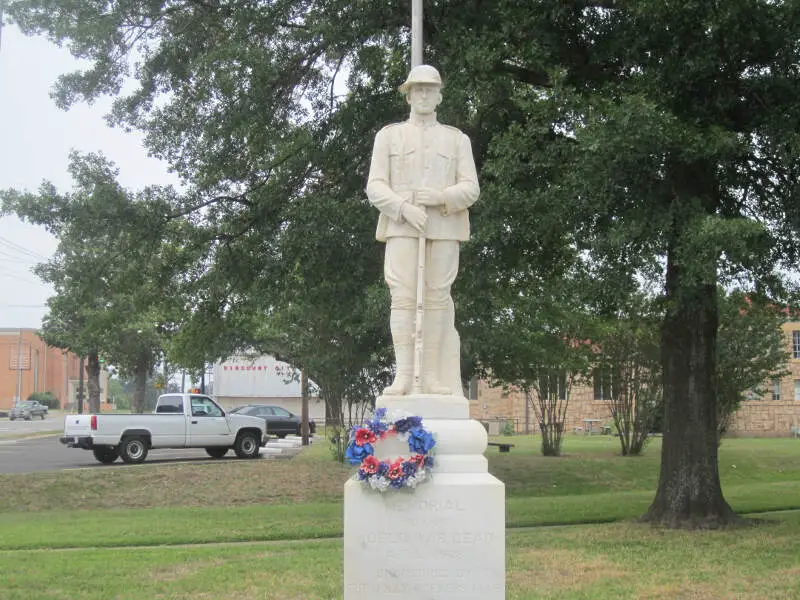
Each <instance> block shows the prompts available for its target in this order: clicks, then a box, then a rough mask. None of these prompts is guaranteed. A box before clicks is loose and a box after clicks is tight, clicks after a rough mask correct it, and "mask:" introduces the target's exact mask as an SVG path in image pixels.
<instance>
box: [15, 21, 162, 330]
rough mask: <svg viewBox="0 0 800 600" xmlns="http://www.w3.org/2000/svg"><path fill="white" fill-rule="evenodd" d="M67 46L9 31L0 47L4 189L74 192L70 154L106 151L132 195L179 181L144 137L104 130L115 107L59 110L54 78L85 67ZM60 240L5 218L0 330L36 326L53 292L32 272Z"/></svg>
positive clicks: (99, 104) (102, 103)
mask: <svg viewBox="0 0 800 600" xmlns="http://www.w3.org/2000/svg"><path fill="white" fill-rule="evenodd" d="M80 66H81V65H80V63H79V62H78V61H76V60H75V59H74V58H73V57H72V56H71V55H70V53H69V51H68V50H66V49H65V48H63V49H62V48H58V47H57V46H55V45H53V44H51V43H50V42H48V41H47V40H46V39H44V38H39V37H35V38H27V37H25V36H23V35H22V34H21V33H20V31H19V30H18V29H17V28H16V27H15V26H13V25H11V26H8V25H6V26H5V27H3V32H2V46H0V189H6V188H10V187H13V188H17V189H19V190H35V189H36V188H38V186H39V184H40V183H41V182H42V180H44V179H46V180H49V181H51V182H53V183H54V184H55V185H56V187H57V188H58V189H59V191H61V192H66V191H69V190H70V189H71V188H72V180H71V178H70V176H69V173H67V157H68V154H69V152H70V150H71V149H73V148H74V149H76V150H78V151H80V152H97V151H101V152H103V154H105V155H106V157H108V158H109V159H111V160H112V161H114V162H115V163H116V164H117V166H118V167H119V168H120V177H119V180H120V183H121V184H122V185H123V186H125V187H126V188H129V189H140V188H143V187H145V186H146V185H152V184H164V183H175V182H176V179H175V178H174V177H173V176H171V175H170V174H168V173H167V169H166V166H165V164H164V163H162V162H160V161H158V160H156V159H154V158H150V157H148V156H147V152H146V151H145V150H144V148H143V146H142V143H141V138H140V137H139V136H137V135H135V134H130V133H125V132H123V131H121V130H118V129H112V128H109V127H107V126H106V124H105V121H104V120H103V116H104V115H105V114H106V113H107V112H108V109H109V106H110V101H107V100H103V101H100V102H96V103H95V104H93V105H92V106H87V105H84V104H81V105H79V106H75V107H73V108H72V109H70V110H69V111H67V112H65V111H62V110H60V109H58V108H56V106H55V104H54V103H53V101H52V100H51V99H50V90H51V88H52V86H53V83H54V82H55V80H56V78H57V77H58V76H59V75H60V74H62V73H67V72H70V71H74V70H75V69H76V68H80ZM56 245H57V241H56V240H55V239H54V238H53V237H52V236H50V235H49V234H48V233H47V232H46V231H44V230H43V229H42V228H39V227H34V226H31V225H28V224H25V223H22V222H20V221H19V220H18V219H16V218H15V217H8V216H7V217H0V261H2V262H0V327H37V328H38V327H39V326H40V325H41V320H42V317H43V316H44V315H45V313H46V310H47V309H46V307H45V301H46V300H47V298H48V297H49V296H50V295H52V289H50V288H49V287H48V286H46V285H45V284H43V283H42V282H41V281H39V280H38V278H37V277H36V275H34V274H33V273H32V272H31V270H30V269H31V267H32V266H33V265H34V264H36V262H37V261H40V260H46V259H47V258H48V257H49V256H51V255H52V253H53V252H54V251H55V249H56Z"/></svg>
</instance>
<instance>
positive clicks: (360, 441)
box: [356, 427, 376, 446]
mask: <svg viewBox="0 0 800 600" xmlns="http://www.w3.org/2000/svg"><path fill="white" fill-rule="evenodd" d="M375 441H376V437H375V434H374V433H372V432H371V431H370V430H369V429H366V428H364V427H361V428H359V429H356V445H357V446H363V445H364V444H374V443H375Z"/></svg>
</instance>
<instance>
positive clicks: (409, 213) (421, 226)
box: [400, 202, 428, 233]
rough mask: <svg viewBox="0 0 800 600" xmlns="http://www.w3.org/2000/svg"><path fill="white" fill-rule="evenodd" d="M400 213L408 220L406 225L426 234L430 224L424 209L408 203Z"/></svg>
mask: <svg viewBox="0 0 800 600" xmlns="http://www.w3.org/2000/svg"><path fill="white" fill-rule="evenodd" d="M400 212H401V213H402V215H403V218H404V219H405V220H406V223H408V224H409V225H411V226H412V227H413V228H414V229H416V230H417V231H419V232H420V233H425V227H426V226H427V224H428V213H426V212H425V210H424V209H422V208H420V207H419V206H414V205H413V204H410V203H408V202H406V203H405V204H403V208H402V209H401V211H400Z"/></svg>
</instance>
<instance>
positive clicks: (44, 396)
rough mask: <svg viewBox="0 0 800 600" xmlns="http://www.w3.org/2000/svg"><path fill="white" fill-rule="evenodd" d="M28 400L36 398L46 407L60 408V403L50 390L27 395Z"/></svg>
mask: <svg viewBox="0 0 800 600" xmlns="http://www.w3.org/2000/svg"><path fill="white" fill-rule="evenodd" d="M28 400H36V401H37V402H38V403H39V404H44V405H45V406H46V407H47V408H61V403H60V402H59V401H58V398H56V397H55V396H54V395H53V394H52V393H51V392H34V393H32V394H31V395H30V396H28Z"/></svg>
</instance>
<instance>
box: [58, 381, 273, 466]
mask: <svg viewBox="0 0 800 600" xmlns="http://www.w3.org/2000/svg"><path fill="white" fill-rule="evenodd" d="M265 427H266V426H265V424H264V420H263V419H260V418H258V417H249V416H246V415H238V414H226V412H225V411H224V410H223V409H222V408H221V407H220V406H219V404H217V403H216V402H214V400H212V399H211V398H210V397H209V396H205V395H203V394H164V395H162V396H159V398H158V401H157V402H156V408H155V410H154V411H153V413H152V414H97V415H68V416H67V417H65V418H64V435H63V437H61V438H60V441H61V443H62V444H65V445H67V446H68V447H70V448H83V449H85V450H91V451H92V452H93V453H94V457H95V458H96V459H97V460H98V461H100V462H101V463H105V464H110V463H113V462H114V461H115V460H117V457H121V458H122V460H123V461H125V462H126V463H140V462H142V461H144V459H145V458H147V453H148V451H149V450H150V449H151V448H205V450H206V453H208V455H209V456H211V457H212V458H222V457H223V456H225V454H226V453H227V452H228V450H230V449H231V448H233V450H234V452H235V453H236V456H238V457H239V458H256V457H258V455H259V448H260V447H261V446H263V445H264V444H266V437H265Z"/></svg>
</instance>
